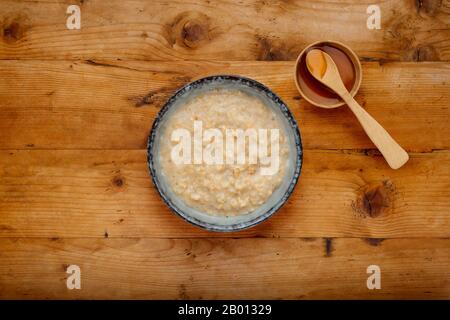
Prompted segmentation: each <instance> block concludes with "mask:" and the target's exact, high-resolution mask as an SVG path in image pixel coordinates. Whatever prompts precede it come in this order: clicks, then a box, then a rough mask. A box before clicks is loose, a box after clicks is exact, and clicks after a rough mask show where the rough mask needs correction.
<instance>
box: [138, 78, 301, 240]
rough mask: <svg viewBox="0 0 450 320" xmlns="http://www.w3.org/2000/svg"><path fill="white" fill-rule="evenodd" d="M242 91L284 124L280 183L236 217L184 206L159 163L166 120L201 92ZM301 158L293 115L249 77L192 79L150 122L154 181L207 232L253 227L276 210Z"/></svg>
mask: <svg viewBox="0 0 450 320" xmlns="http://www.w3.org/2000/svg"><path fill="white" fill-rule="evenodd" d="M221 88H224V89H233V90H241V91H244V92H246V93H248V94H251V95H253V96H256V97H258V98H259V99H261V101H263V102H264V103H265V104H266V105H267V106H268V107H269V108H271V109H272V110H273V111H274V112H275V114H277V115H278V116H279V118H280V119H281V122H282V123H283V125H284V127H285V129H286V130H285V131H286V134H287V138H288V139H287V140H288V145H289V151H290V152H289V158H288V167H287V170H286V173H285V176H284V178H283V180H282V183H281V185H280V186H279V187H278V188H277V189H276V190H275V191H274V192H273V193H272V195H271V196H270V197H269V199H268V200H267V201H266V202H265V203H264V204H262V205H261V206H259V207H258V208H256V209H255V210H254V211H252V212H250V213H248V214H243V215H238V216H229V217H222V216H213V215H209V214H207V213H205V212H201V211H199V210H197V209H195V208H192V207H189V206H187V205H186V204H185V203H184V202H183V201H182V199H181V198H180V197H178V196H177V195H175V193H174V192H173V191H172V190H171V188H170V186H169V184H168V183H167V180H166V177H165V175H164V172H163V170H162V169H161V165H160V158H159V146H160V145H161V144H162V143H165V142H164V141H162V138H161V137H162V136H163V134H162V133H163V132H164V127H165V124H166V122H167V119H169V118H170V116H171V114H173V113H174V112H177V110H178V109H179V108H180V107H181V106H182V105H183V104H184V103H185V102H186V101H188V100H189V99H192V98H194V97H195V96H197V95H198V94H200V93H204V92H206V91H209V90H214V89H221ZM302 160H303V148H302V140H301V136H300V131H299V128H298V125H297V122H296V121H295V119H294V116H293V115H292V114H291V112H290V111H289V109H288V107H287V106H286V104H285V103H284V102H283V101H282V100H281V99H280V97H278V96H277V95H276V94H275V93H273V92H272V91H271V90H270V89H269V88H267V87H266V86H264V85H263V84H261V83H259V82H257V81H255V80H253V79H249V78H245V77H240V76H235V75H215V76H209V77H206V78H202V79H198V80H196V81H193V82H191V83H189V84H187V85H185V86H184V87H182V88H181V89H179V90H178V91H177V92H176V93H175V94H174V95H173V96H172V97H171V98H170V99H169V100H168V101H167V102H166V104H165V105H164V106H163V107H162V109H161V110H160V111H159V113H158V115H157V116H156V119H155V121H154V122H153V126H152V129H151V131H150V135H149V137H148V142H147V162H148V167H149V170H150V173H151V176H152V180H153V183H154V185H155V187H156V189H157V190H158V193H159V195H160V196H161V198H162V199H163V201H164V202H165V203H166V204H167V206H168V207H169V208H170V209H171V210H172V211H173V212H175V213H176V214H177V215H178V216H180V217H181V218H182V219H184V220H186V221H187V222H189V223H191V224H193V225H196V226H198V227H201V228H204V229H206V230H210V231H221V232H230V231H239V230H243V229H246V228H250V227H253V226H255V225H257V224H259V223H261V222H263V221H264V220H266V219H268V218H269V217H270V216H272V215H273V214H274V213H275V212H277V211H278V210H279V209H280V208H281V207H282V206H283V205H284V204H285V203H286V201H287V200H288V198H289V196H290V195H291V194H292V192H293V190H294V188H295V185H296V184H297V181H298V179H299V176H300V171H301V168H302Z"/></svg>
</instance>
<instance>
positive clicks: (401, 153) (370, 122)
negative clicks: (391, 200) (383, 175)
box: [306, 49, 409, 169]
mask: <svg viewBox="0 0 450 320" xmlns="http://www.w3.org/2000/svg"><path fill="white" fill-rule="evenodd" d="M306 65H307V67H308V70H309V72H310V73H311V74H312V76H313V77H314V78H316V79H317V80H318V81H320V82H321V83H322V84H324V85H326V86H327V87H328V88H330V89H331V90H333V91H334V92H335V93H336V94H337V95H339V96H340V97H341V98H342V100H344V101H345V103H346V104H347V105H348V106H349V108H350V110H352V112H353V113H354V114H355V116H356V118H357V119H358V121H359V122H360V123H361V125H362V127H363V129H364V131H365V132H366V133H367V135H368V136H369V138H370V139H371V140H372V142H373V143H374V144H375V146H376V147H377V148H378V149H379V150H380V152H381V154H382V155H383V156H384V158H385V159H386V161H387V163H388V164H389V166H390V167H391V168H392V169H398V168H400V167H401V166H403V165H404V164H405V163H406V162H407V161H408V159H409V156H408V153H406V151H405V150H404V149H403V148H402V147H401V146H400V145H399V144H398V143H397V142H396V141H395V140H394V139H393V138H392V137H391V136H390V135H389V133H388V132H387V131H386V130H385V129H384V128H383V127H382V126H381V125H380V124H379V123H378V122H377V121H376V120H375V119H374V118H372V116H371V115H370V114H369V113H367V111H366V110H364V109H363V108H362V107H361V106H360V105H359V104H358V102H356V100H355V99H353V97H352V96H351V94H350V93H349V92H348V90H347V88H346V87H345V86H344V83H343V82H342V79H341V76H340V75H339V70H338V68H337V66H336V64H335V63H334V61H333V59H332V58H331V57H330V56H329V55H328V54H327V53H325V52H323V51H322V50H318V49H313V50H311V51H309V52H308V54H307V56H306Z"/></svg>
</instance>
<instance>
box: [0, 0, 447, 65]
mask: <svg viewBox="0 0 450 320" xmlns="http://www.w3.org/2000/svg"><path fill="white" fill-rule="evenodd" d="M73 3H74V1H65V0H64V1H47V0H45V1H44V0H42V1H39V0H38V1H12V0H2V1H1V2H0V36H1V38H0V59H51V60H53V59H55V58H57V59H93V58H110V59H116V58H121V59H132V60H165V61H167V60H186V59H189V60H294V59H295V58H296V56H297V54H298V53H299V52H300V51H301V50H302V49H303V48H304V47H305V46H306V45H307V44H309V43H311V42H314V41H317V40H320V39H324V40H326V39H332V40H338V41H343V42H345V43H347V44H348V45H349V46H351V47H352V48H353V49H355V50H356V52H357V53H358V55H359V56H361V57H363V58H367V59H389V60H401V61H425V60H427V61H431V60H432V61H436V60H446V61H448V60H450V40H449V39H450V1H449V0H442V1H435V0H422V1H412V0H401V1H399V0H388V1H373V0H364V1H359V0H350V1H345V3H343V2H339V1H316V0H309V1H261V0H252V1H225V0H221V1H209V0H204V1H196V2H192V1H190V2H185V1H170V2H168V1H145V0H137V1H133V2H132V3H130V5H123V1H122V0H112V1H101V0H89V1H79V2H78V4H79V5H80V7H81V16H82V18H81V30H67V28H66V19H67V17H68V15H67V14H66V9H67V6H68V5H69V4H73ZM75 3H76V2H75ZM371 4H379V6H380V8H381V14H382V16H381V17H382V20H381V24H382V25H381V27H382V28H381V29H380V30H369V29H368V28H367V27H366V20H367V18H368V17H369V15H368V14H367V13H366V10H367V7H368V6H369V5H371Z"/></svg>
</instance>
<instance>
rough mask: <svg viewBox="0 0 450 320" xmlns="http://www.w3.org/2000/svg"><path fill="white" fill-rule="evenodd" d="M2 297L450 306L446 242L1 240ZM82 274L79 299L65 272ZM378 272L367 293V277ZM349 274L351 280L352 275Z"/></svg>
mask: <svg viewBox="0 0 450 320" xmlns="http://www.w3.org/2000/svg"><path fill="white" fill-rule="evenodd" d="M0 247H1V248H2V251H0V257H1V260H0V284H1V286H0V298H4V297H8V298H25V299H31V298H34V297H40V298H41V299H48V298H50V299H52V298H57V299H74V298H89V299H104V298H109V299H111V298H114V299H136V298H139V299H142V298H145V299H281V298H283V299H318V298H328V299H339V298H347V299H348V298H354V299H363V298H365V299H381V298H384V299H386V298H393V297H394V298H397V299H417V298H422V299H424V298H425V299H426V298H428V299H431V298H435V299H439V298H441V299H446V298H448V296H449V294H450V282H449V277H450V273H449V269H448V261H449V259H450V240H449V239H396V240H385V241H372V242H371V243H368V242H367V241H363V240H361V239H327V240H325V239H315V240H314V239H307V240H302V239H227V240H223V239H215V240H213V239H203V240H202V239H191V240H187V239H60V240H47V239H0ZM70 264H76V265H79V266H80V268H81V290H68V289H67V288H66V277H67V274H66V272H65V271H66V268H67V266H68V265H70ZM372 264H376V265H378V266H379V267H380V269H381V272H382V280H381V290H368V289H367V287H366V280H367V277H368V274H367V273H366V269H367V267H368V266H369V265H372ZM350 275H351V276H350Z"/></svg>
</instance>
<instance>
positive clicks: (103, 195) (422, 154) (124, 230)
mask: <svg viewBox="0 0 450 320" xmlns="http://www.w3.org/2000/svg"><path fill="white" fill-rule="evenodd" d="M74 3H78V5H79V7H80V8H81V30H68V29H67V28H66V19H67V17H68V16H69V15H68V14H66V9H67V7H68V5H69V4H74ZM373 3H378V5H379V6H380V8H381V14H382V20H381V29H380V30H369V29H367V27H366V20H367V18H368V17H369V15H368V14H367V13H366V9H367V6H368V5H369V4H373ZM321 39H334V40H338V41H343V42H345V43H346V44H348V45H349V46H351V47H352V48H353V49H354V50H355V51H356V52H357V54H358V55H359V57H360V58H361V61H362V64H363V84H362V87H361V90H360V92H359V94H358V95H357V100H358V101H359V102H360V103H361V104H362V105H363V106H364V108H365V109H366V110H367V111H368V112H369V113H371V114H372V115H373V116H374V117H375V118H376V119H378V120H379V122H380V123H381V124H382V125H383V126H384V127H385V128H386V129H387V130H388V131H389V132H390V133H391V134H392V135H393V136H394V137H395V138H396V139H397V141H399V143H400V144H401V145H402V146H403V147H404V148H405V149H406V150H407V151H408V152H409V153H410V156H411V159H410V161H409V162H408V163H407V164H406V165H405V166H404V167H403V168H401V169H400V170H397V171H395V170H391V169H390V168H389V167H388V166H387V164H386V163H385V161H384V160H383V158H382V157H381V156H380V154H379V153H378V152H377V151H376V150H375V149H374V145H373V144H372V143H371V142H370V140H369V139H368V138H367V137H366V135H365V134H364V132H363V131H362V129H361V127H360V125H359V124H358V123H357V121H356V120H355V118H354V117H353V116H352V115H351V113H350V112H349V111H348V110H347V108H339V109H334V110H320V109H318V108H315V107H313V106H311V105H310V104H308V103H306V102H305V101H304V100H303V99H302V98H301V97H300V96H299V93H298V92H297V91H296V89H295V85H294V81H293V77H292V74H293V66H294V60H295V58H296V56H297V54H298V53H299V52H300V51H301V49H302V48H304V47H305V46H306V45H307V44H309V43H311V42H313V41H317V40H321ZM0 59H1V60H0V297H1V298H2V299H6V298H26V299H34V298H39V299H48V298H50V299H52V298H57V299H61V298H62V299H72V298H76V299H78V298H94V299H97V298H120V299H122V298H131V299H134V298H145V299H147V298H149V299H153V298H164V299H166V298H167V299H177V298H180V299H216V298H250V299H254V298H258V299H259V298H264V299H265V298H270V299H280V298H281V299H311V298H312V299H315V298H333V299H336V298H357V299H359V298H369V299H372V298H373V299H379V298H396V299H403V298H446V299H449V298H450V282H449V278H450V210H449V206H450V125H449V123H450V109H449V104H450V63H449V61H450V1H449V0H442V1H433V0H422V1H413V0H401V1H400V0H386V1H378V0H367V1H356V0H348V1H345V2H339V1H312V0H311V1H309V0H308V1H273V2H272V1H259V0H252V1H231V0H230V1H209V0H205V1H190V2H189V3H187V2H183V1H173V2H170V1H144V0H135V1H129V2H126V3H125V1H121V0H111V1H100V0H85V1H78V2H77V1H75V0H73V1H61V0H52V1H48V0H46V1H43V0H42V1H41V0H34V1H10V0H1V1H0ZM217 73H232V74H240V75H244V76H248V77H251V78H254V79H256V80H258V81H260V82H262V83H264V84H266V85H267V86H269V87H270V88H272V89H273V90H274V91H275V92H276V93H277V94H279V95H280V96H281V97H282V99H283V100H284V101H285V102H286V103H287V104H288V105H289V107H290V109H291V110H292V112H293V113H294V114H295V116H296V118H297V121H298V122H299V124H300V129H301V134H302V138H303V143H304V166H303V170H302V174H301V178H300V182H299V184H298V185H297V188H296V190H295V192H294V194H293V196H292V197H291V199H290V200H289V202H288V204H287V205H286V206H285V207H284V208H283V209H282V210H281V211H280V212H278V213H277V214H276V215H275V216H274V217H272V218H271V219H269V220H268V221H267V222H265V223H263V224H261V225H259V226H257V227H255V228H252V229H249V230H246V231H243V232H239V233H233V234H218V233H210V232H206V231H203V230H200V229H197V228H195V227H193V226H191V225H189V224H187V223H185V222H184V221H182V220H181V219H180V218H178V217H176V216H175V215H174V214H172V213H171V212H170V211H169V210H168V209H167V208H166V206H165V205H164V204H163V202H162V201H161V199H160V198H159V197H158V195H157V193H156V191H155V189H154V187H153V185H152V183H151V180H150V176H149V173H148V170H147V165H146V150H145V147H146V138H147V135H148V132H149V129H150V127H151V124H152V121H153V119H154V117H155V115H156V113H157V112H158V110H159V109H160V107H161V106H162V104H163V103H164V101H165V100H166V99H167V98H168V97H169V96H170V95H171V94H172V93H173V92H174V91H175V90H176V89H177V88H179V87H180V86H182V85H184V84H185V83H187V82H189V81H191V80H193V79H195V78H199V77H203V76H206V75H210V74H217ZM72 264H74V265H78V266H79V267H80V268H81V290H76V289H74V290H68V289H67V287H66V278H67V277H68V274H67V273H66V269H67V267H68V266H69V265H72ZM372 264H374V265H378V266H379V267H380V269H381V286H382V287H381V289H380V290H376V289H375V290H369V289H368V288H367V286H366V280H367V278H368V276H369V274H367V272H366V271H367V267H368V266H369V265H372Z"/></svg>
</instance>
